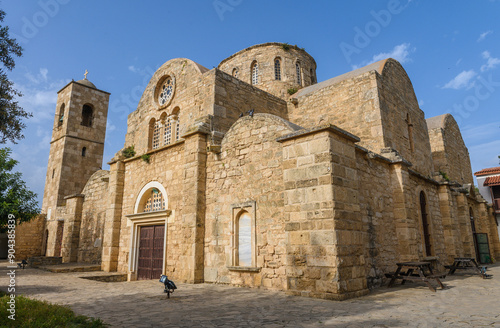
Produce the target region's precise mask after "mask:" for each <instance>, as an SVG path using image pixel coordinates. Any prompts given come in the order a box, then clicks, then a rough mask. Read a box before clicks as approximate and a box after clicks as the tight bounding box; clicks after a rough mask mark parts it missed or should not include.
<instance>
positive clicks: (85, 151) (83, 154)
mask: <svg viewBox="0 0 500 328" xmlns="http://www.w3.org/2000/svg"><path fill="white" fill-rule="evenodd" d="M86 153H87V147H83V148H82V157H85V154H86Z"/></svg>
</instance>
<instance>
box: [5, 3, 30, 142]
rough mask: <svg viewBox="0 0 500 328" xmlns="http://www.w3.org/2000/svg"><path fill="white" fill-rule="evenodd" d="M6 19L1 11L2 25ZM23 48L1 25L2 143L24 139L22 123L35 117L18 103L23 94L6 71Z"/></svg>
mask: <svg viewBox="0 0 500 328" xmlns="http://www.w3.org/2000/svg"><path fill="white" fill-rule="evenodd" d="M4 18H5V12H4V11H3V10H1V9H0V23H2V22H3V19H4ZM22 54H23V48H21V46H20V45H19V44H18V43H17V42H16V39H13V38H10V37H9V27H8V26H3V25H2V24H0V62H2V63H3V67H0V143H6V142H7V140H9V141H11V142H12V143H16V140H20V139H22V138H24V136H23V135H22V133H21V131H22V129H24V128H25V127H26V125H25V124H24V123H23V122H22V119H23V118H29V117H31V116H33V115H32V114H31V113H28V112H26V111H24V109H23V108H22V107H21V106H19V104H18V102H17V101H16V97H21V96H22V94H21V93H20V92H19V91H17V90H16V89H14V87H13V85H14V83H13V82H12V81H10V80H9V78H8V77H7V73H6V70H9V71H12V69H13V68H14V66H15V65H16V63H15V62H14V58H13V55H15V56H17V57H20V56H22Z"/></svg>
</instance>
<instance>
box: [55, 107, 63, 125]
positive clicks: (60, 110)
mask: <svg viewBox="0 0 500 328" xmlns="http://www.w3.org/2000/svg"><path fill="white" fill-rule="evenodd" d="M63 122H64V104H62V105H61V107H60V108H59V118H58V119H57V126H61V125H62V124H63Z"/></svg>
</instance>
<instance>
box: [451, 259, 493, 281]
mask: <svg viewBox="0 0 500 328" xmlns="http://www.w3.org/2000/svg"><path fill="white" fill-rule="evenodd" d="M445 268H447V269H450V271H448V274H450V275H451V274H454V273H455V271H456V270H471V269H472V271H474V272H476V273H477V274H479V275H480V276H481V277H483V279H484V278H487V277H488V275H487V274H486V272H484V271H482V270H481V268H480V267H479V265H478V264H477V262H476V259H475V258H473V257H455V260H454V262H453V264H452V265H446V266H445ZM485 271H486V270H485Z"/></svg>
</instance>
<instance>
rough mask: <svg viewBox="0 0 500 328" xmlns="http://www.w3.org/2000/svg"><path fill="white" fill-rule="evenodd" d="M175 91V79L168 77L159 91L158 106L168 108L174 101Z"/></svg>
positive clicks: (161, 84) (160, 85)
mask: <svg viewBox="0 0 500 328" xmlns="http://www.w3.org/2000/svg"><path fill="white" fill-rule="evenodd" d="M174 89H175V79H174V78H172V77H171V76H167V77H166V78H164V79H163V80H162V82H161V83H160V84H159V89H158V104H160V106H166V105H168V103H169V102H170V100H171V99H172V96H173V94H174Z"/></svg>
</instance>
